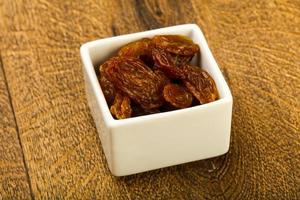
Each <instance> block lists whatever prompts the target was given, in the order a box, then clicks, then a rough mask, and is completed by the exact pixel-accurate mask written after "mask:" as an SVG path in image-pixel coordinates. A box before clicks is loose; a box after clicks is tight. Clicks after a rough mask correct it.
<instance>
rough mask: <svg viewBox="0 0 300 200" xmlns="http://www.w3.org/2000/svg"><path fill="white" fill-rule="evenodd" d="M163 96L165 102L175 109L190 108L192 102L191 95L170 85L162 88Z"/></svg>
mask: <svg viewBox="0 0 300 200" xmlns="http://www.w3.org/2000/svg"><path fill="white" fill-rule="evenodd" d="M163 96H164V98H165V100H166V101H167V102H168V103H170V104H171V105H172V106H174V107H175V108H187V107H190V106H191V104H192V101H193V95H192V94H191V93H189V92H188V91H187V90H186V89H185V88H184V87H182V86H180V85H177V84H173V83H170V84H168V85H166V86H165V87H164V91H163Z"/></svg>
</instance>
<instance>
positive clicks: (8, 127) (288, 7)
mask: <svg viewBox="0 0 300 200" xmlns="http://www.w3.org/2000/svg"><path fill="white" fill-rule="evenodd" d="M183 23H197V24H198V25H199V26H200V27H201V28H202V30H203V32H204V33H205V36H206V38H207V40H208V43H209V45H210V47H211V50H212V52H213V54H214V56H215V58H216V60H217V62H218V64H219V66H220V68H221V70H222V72H223V74H224V76H225V77H226V79H227V82H228V84H229V85H230V88H231V90H232V94H233V97H234V109H233V119H232V137H231V146H230V150H229V152H228V153H227V154H226V155H224V156H220V157H217V158H212V159H208V160H203V161H198V162H193V163H189V164H184V165H180V166H175V167H170V168H165V169H160V170H155V171H151V172H146V173H142V174H138V175H133V176H129V177H123V178H116V177H113V176H112V175H111V174H110V172H109V170H108V166H107V164H106V161H105V157H104V154H103V151H102V149H101V143H100V140H99V138H98V136H97V133H96V129H95V126H94V123H93V120H92V118H91V115H90V111H89V109H88V107H87V102H86V99H85V91H84V85H83V84H84V83H83V76H82V71H81V61H80V57H79V47H80V44H82V43H84V42H87V41H90V40H93V39H97V38H104V37H109V36H113V35H120V34H125V33H131V32H137V31H142V30H148V29H152V28H158V27H164V26H169V25H176V24H183ZM0 52H1V63H2V66H1V68H0V92H1V93H0V111H1V113H0V117H1V118H0V199H300V130H299V129H300V128H299V127H300V114H299V113H300V57H299V55H300V1H299V0H290V1H286V0H277V1H275V0H265V1H258V0H257V1H254V0H253V1H252V0H251V1H250V0H248V1H238V0H216V1H199V0H187V1H180V0H169V1H158V0H157V1H151V0H148V1H142V0H141V1H139V0H136V1H130V0H128V1H125V0H124V1H122V0H117V1H110V0H105V1H104V0H102V1H101V0H99V1H97V0H87V1H79V0H78V1H60V0H39V1H37V0H14V1H13V0H11V1H5V0H2V1H0ZM23 158H24V159H23Z"/></svg>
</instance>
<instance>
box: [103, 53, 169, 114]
mask: <svg viewBox="0 0 300 200" xmlns="http://www.w3.org/2000/svg"><path fill="white" fill-rule="evenodd" d="M105 74H106V75H107V78H108V79H109V80H110V81H111V82H112V83H113V84H114V86H115V87H116V88H117V89H119V90H120V91H122V92H123V93H124V94H126V95H127V96H129V97H130V98H131V99H132V100H133V101H135V102H137V103H138V104H140V105H141V107H143V108H144V109H153V108H158V107H160V106H161V105H162V103H163V97H162V90H163V86H164V84H163V82H162V80H161V79H160V78H159V77H158V76H157V75H156V74H155V73H154V72H153V71H152V70H151V69H150V68H149V67H148V66H147V65H145V64H144V63H143V62H142V61H141V60H139V59H137V58H133V57H128V58H126V57H114V58H111V59H110V60H109V66H108V67H107V68H106V69H105Z"/></svg>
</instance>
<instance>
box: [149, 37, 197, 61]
mask: <svg viewBox="0 0 300 200" xmlns="http://www.w3.org/2000/svg"><path fill="white" fill-rule="evenodd" d="M152 41H153V43H154V45H155V46H156V47H159V48H161V49H164V50H166V51H167V52H169V53H173V54H176V55H182V56H193V55H195V54H196V53H197V52H198V51H199V46H198V45H197V44H195V43H193V41H192V40H191V39H189V38H188V37H185V36H182V35H157V36H154V37H153V38H152Z"/></svg>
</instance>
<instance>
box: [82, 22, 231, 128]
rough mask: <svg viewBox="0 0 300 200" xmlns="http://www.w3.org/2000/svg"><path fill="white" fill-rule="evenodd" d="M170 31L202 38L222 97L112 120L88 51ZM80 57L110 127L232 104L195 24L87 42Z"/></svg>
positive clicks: (204, 49)
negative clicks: (100, 46)
mask: <svg viewBox="0 0 300 200" xmlns="http://www.w3.org/2000/svg"><path fill="white" fill-rule="evenodd" d="M171 29H187V30H191V31H196V32H197V34H200V36H201V37H202V38H201V39H202V41H203V46H201V47H202V51H206V52H207V55H208V57H209V59H210V60H212V62H213V65H214V67H215V68H216V73H217V76H218V77H217V78H218V79H219V81H220V82H221V84H220V87H222V90H223V91H224V97H222V98H220V99H218V100H216V101H214V102H210V103H207V104H202V105H197V106H193V107H189V108H184V109H178V110H174V111H168V112H163V113H154V114H149V115H143V116H137V117H132V118H127V119H122V120H118V119H114V118H113V116H112V115H111V113H110V110H109V107H108V105H107V103H106V100H105V97H104V94H103V92H102V89H101V86H100V84H99V81H98V78H97V76H96V72H95V69H94V65H93V64H92V60H91V56H90V53H89V49H90V48H92V47H94V46H98V45H101V44H103V43H106V42H109V41H111V40H115V39H123V38H128V37H138V36H139V37H141V38H142V37H146V35H151V34H154V33H156V34H164V31H169V30H171ZM159 32H160V33H159ZM203 47H204V48H203ZM80 55H81V59H82V62H83V67H84V69H85V71H86V74H87V76H88V78H89V80H90V83H91V87H92V91H93V92H94V93H95V97H96V100H97V104H98V105H99V107H100V108H101V110H102V114H103V120H104V122H105V123H106V124H107V125H108V126H110V127H116V126H121V125H125V124H126V125H128V124H136V123H141V122H145V121H152V120H159V119H161V118H166V117H171V116H174V115H178V114H183V113H187V112H190V111H192V110H199V111H201V110H204V109H209V108H211V107H215V106H217V105H220V104H224V103H225V104H226V103H230V102H232V95H231V92H230V89H229V86H228V84H227V83H226V81H225V78H224V76H223V74H222V72H221V70H220V68H219V66H218V64H217V63H216V60H215V58H214V57H213V55H212V53H211V51H210V48H209V46H208V44H207V41H206V39H205V37H204V35H203V33H202V31H201V29H200V27H199V26H198V25H196V24H183V25H176V26H169V27H164V28H158V29H153V30H148V31H142V32H136V33H129V34H124V35H119V36H114V37H108V38H103V39H97V40H93V41H89V42H86V43H84V44H82V45H81V47H80Z"/></svg>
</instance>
